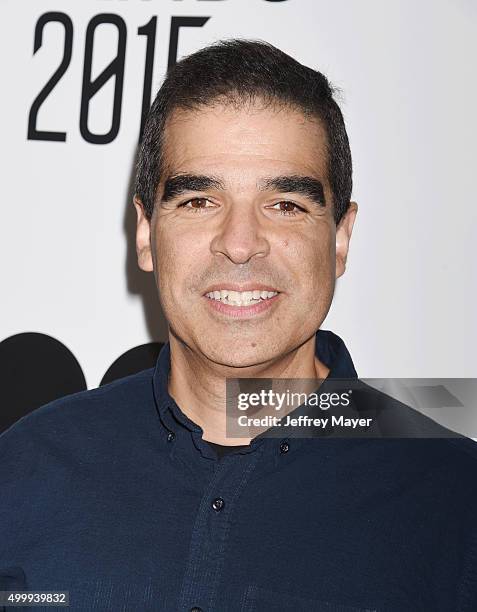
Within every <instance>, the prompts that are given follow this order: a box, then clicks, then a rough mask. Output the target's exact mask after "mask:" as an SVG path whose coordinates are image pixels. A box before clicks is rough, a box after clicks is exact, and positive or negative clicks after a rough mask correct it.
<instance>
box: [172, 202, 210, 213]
mask: <svg viewBox="0 0 477 612" xmlns="http://www.w3.org/2000/svg"><path fill="white" fill-rule="evenodd" d="M207 202H209V203H210V204H212V202H211V201H210V200H208V199H207V198H191V199H190V200H187V202H183V203H182V204H179V207H182V208H185V209H186V210H187V211H188V212H193V213H197V212H200V211H201V210H202V209H204V208H213V206H207ZM189 204H190V206H189Z"/></svg>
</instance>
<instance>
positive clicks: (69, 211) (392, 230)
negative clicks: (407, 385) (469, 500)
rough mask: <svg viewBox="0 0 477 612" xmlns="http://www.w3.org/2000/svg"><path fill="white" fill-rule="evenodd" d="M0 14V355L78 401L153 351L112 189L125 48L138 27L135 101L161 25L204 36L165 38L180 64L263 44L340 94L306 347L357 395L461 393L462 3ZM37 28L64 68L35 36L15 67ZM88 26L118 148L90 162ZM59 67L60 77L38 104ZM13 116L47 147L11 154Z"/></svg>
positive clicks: (471, 34) (145, 283) (471, 72)
mask: <svg viewBox="0 0 477 612" xmlns="http://www.w3.org/2000/svg"><path fill="white" fill-rule="evenodd" d="M0 7H1V18H0V52H1V55H0V57H1V58H2V59H1V68H0V70H1V73H0V78H1V84H2V97H1V112H0V121H1V125H0V127H1V140H0V150H1V165H0V168H1V176H2V182H1V186H2V214H1V225H0V232H1V235H0V248H1V254H0V262H1V264H0V265H1V278H2V285H1V286H2V297H1V309H2V316H1V318H0V340H2V339H5V338H8V337H10V336H12V335H14V334H18V333H22V332H32V331H33V332H40V333H44V334H48V335H51V336H53V337H54V338H57V339H58V340H60V341H61V342H62V343H64V344H65V345H66V346H67V347H68V348H69V349H70V350H71V351H72V352H73V353H74V355H75V356H76V358H77V359H78V361H79V362H80V364H81V367H82V368H83V371H84V373H85V376H86V381H87V384H88V387H89V388H92V387H95V386H97V385H98V384H99V382H100V380H101V378H102V376H103V374H104V373H105V371H106V370H107V369H108V367H109V366H110V364H111V363H112V362H113V361H114V360H115V359H116V358H117V357H119V356H120V355H121V354H122V353H124V352H125V351H127V350H128V349H130V348H132V347H135V346H137V345H140V344H143V343H146V342H150V341H152V340H159V341H164V340H166V339H167V336H166V326H165V323H164V320H163V318H162V315H161V313H160V310H159V302H158V300H157V299H156V298H155V297H154V295H155V293H154V292H155V288H154V284H153V278H152V275H147V274H145V273H143V272H141V271H139V270H138V269H137V267H136V263H135V259H134V258H135V247H134V225H135V212H134V209H133V206H132V203H131V201H130V198H131V193H130V182H131V177H132V172H133V163H134V155H135V148H136V144H137V140H138V135H139V128H140V121H141V104H142V97H143V83H144V74H145V57H146V43H147V42H148V41H149V44H150V45H151V44H152V41H153V38H152V34H149V36H146V35H145V34H144V33H143V34H142V35H139V34H138V28H140V27H141V26H144V25H145V24H148V23H150V21H151V18H152V17H154V16H157V22H156V25H157V27H156V36H155V55H154V66H153V72H152V75H153V80H152V93H153V95H154V94H155V92H156V91H157V89H158V87H159V85H160V83H161V80H162V78H163V76H164V74H165V71H166V66H167V60H168V53H169V43H170V28H171V17H172V16H203V17H209V19H208V21H207V22H206V23H205V25H203V26H202V27H189V28H182V29H181V30H180V33H179V41H178V56H179V58H180V57H181V56H182V55H185V54H188V53H190V52H193V51H195V50H197V49H199V48H200V47H202V46H204V45H206V44H209V43H211V42H212V41H214V40H217V39H219V38H226V37H232V36H233V37H237V36H239V37H247V38H262V39H265V40H267V41H269V42H271V43H273V44H275V45H276V46H278V47H279V48H281V49H282V50H284V51H285V52H287V53H289V54H291V55H293V56H294V57H295V58H297V59H298V60H299V61H301V62H302V63H305V64H307V65H308V66H311V67H313V68H316V69H319V70H321V71H322V72H324V73H325V74H326V75H327V76H328V77H329V78H330V80H331V81H332V83H333V84H334V85H337V86H338V87H340V88H341V89H342V94H341V96H340V99H339V101H340V104H341V107H342V110H343V113H344V116H345V120H346V122H347V128H348V133H349V136H350V141H351V148H352V153H353V161H354V191H353V198H354V199H355V200H356V201H357V202H358V204H359V212H358V217H357V220H356V223H355V227H354V234H353V237H352V241H351V248H350V254H349V263H348V269H347V271H346V273H345V275H344V276H343V277H342V278H341V279H340V280H339V281H338V286H337V291H336V293H335V298H334V302H333V305H332V308H331V311H330V313H329V315H328V317H327V319H326V321H325V322H324V324H323V326H322V327H323V329H331V330H332V331H334V332H336V333H337V334H339V335H340V336H341V337H342V338H343V339H344V341H345V342H346V343H347V345H348V347H349V349H350V352H351V355H352V357H353V359H354V362H355V365H356V368H357V370H358V374H359V375H360V376H361V377H376V378H377V377H476V376H477V360H476V359H475V356H474V347H475V346H476V344H477V324H476V316H475V312H476V306H475V304H476V297H477V291H476V280H477V269H476V268H477V265H476V249H475V238H474V235H475V231H476V227H477V226H476V222H477V214H476V204H475V197H474V176H475V168H474V166H475V143H476V140H477V129H476V119H475V115H476V111H475V109H476V108H477V85H476V76H475V75H476V65H475V58H476V56H477V36H476V24H477V4H476V3H475V2H474V0H452V1H451V0H420V1H419V2H416V1H415V0H386V2H383V1H382V0H359V1H357V0H333V1H330V0H327V1H322V0H283V1H282V2H271V1H267V0H81V2H80V1H78V0H77V1H75V2H73V1H67V0H57V1H56V2H52V0H48V1H47V0H23V1H22V2H18V1H17V0H1V3H0ZM52 11H56V12H61V13H63V14H64V16H63V17H62V19H63V20H65V21H68V19H69V20H71V24H72V46H71V61H70V62H69V63H68V62H67V59H68V57H67V54H66V56H65V55H64V52H65V42H64V41H65V28H64V26H63V25H61V24H60V23H58V22H52V23H47V24H46V25H45V26H44V28H43V36H42V40H41V45H39V46H38V50H37V52H36V53H35V54H33V50H34V35H35V26H36V24H37V22H38V20H39V18H40V17H41V16H42V15H43V14H45V13H48V12H52ZM104 13H108V14H113V15H117V16H119V17H120V18H121V19H122V20H123V22H124V24H125V29H126V32H127V38H126V47H125V64H124V66H125V68H124V83H123V91H122V95H121V96H120V99H121V101H122V105H121V109H120V124H119V130H118V133H117V135H116V137H114V138H113V139H112V140H111V142H109V143H106V144H95V143H94V142H88V138H90V139H91V137H88V136H87V138H86V139H85V136H84V134H82V131H81V130H80V114H81V98H82V82H83V72H84V68H85V40H86V32H87V28H88V24H89V23H90V22H91V20H92V18H93V17H94V16H95V15H98V14H104ZM115 19H116V20H117V18H115ZM151 28H152V25H150V26H149V30H150V29H151ZM117 41H118V29H117V27H116V26H114V25H111V24H106V25H105V24H103V25H99V26H98V27H97V29H96V31H95V35H94V44H93V56H92V76H91V80H94V79H95V78H96V77H97V76H98V75H99V74H100V73H101V72H102V70H103V69H104V68H105V67H106V66H107V65H108V64H109V62H110V61H111V60H112V59H113V58H114V56H115V55H116V51H117V44H118V42H117ZM62 60H63V61H64V63H66V64H68V65H67V68H66V70H65V71H64V74H62V76H61V78H60V79H59V81H58V83H57V84H56V86H55V87H54V88H53V90H52V91H51V93H49V94H48V95H47V96H46V97H45V99H44V101H41V99H40V98H38V96H39V94H40V92H42V91H45V90H44V87H45V84H46V83H47V82H48V80H49V79H50V77H51V75H52V74H53V73H54V72H55V70H56V69H57V68H58V66H59V65H60V63H61V62H62ZM114 84H115V79H114V78H112V79H110V80H109V81H108V82H106V83H105V85H104V87H102V88H101V89H100V90H99V91H98V93H97V95H95V96H94V97H92V98H91V101H90V103H89V110H88V124H87V127H88V129H89V132H91V133H93V134H105V133H107V132H108V131H109V130H110V128H111V120H112V107H113V94H114ZM120 93H121V92H120ZM83 97H84V96H83ZM35 100H37V102H36V104H37V106H38V104H39V102H38V100H39V101H40V102H41V104H39V108H38V112H37V113H35V112H34V109H33V111H32V105H33V104H34V101H35ZM83 104H84V100H83ZM116 111H117V112H118V105H117V107H116ZM32 114H33V115H35V114H36V122H35V123H34V124H33V127H35V126H36V130H39V131H48V132H62V133H65V134H66V136H65V138H66V140H65V141H64V142H61V141H52V140H39V139H36V140H32V139H28V138H27V135H28V122H29V116H31V115H32ZM33 118H34V117H33ZM30 123H31V122H30ZM83 132H84V130H83ZM40 137H41V135H40ZM144 296H146V298H145V297H144Z"/></svg>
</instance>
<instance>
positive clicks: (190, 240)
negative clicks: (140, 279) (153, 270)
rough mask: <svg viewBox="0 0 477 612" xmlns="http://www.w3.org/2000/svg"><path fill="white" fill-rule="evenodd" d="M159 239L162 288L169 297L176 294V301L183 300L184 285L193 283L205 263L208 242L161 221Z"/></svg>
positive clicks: (160, 287) (156, 248)
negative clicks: (172, 228) (192, 278)
mask: <svg viewBox="0 0 477 612" xmlns="http://www.w3.org/2000/svg"><path fill="white" fill-rule="evenodd" d="M155 242H156V244H155V253H156V262H157V270H158V284H159V290H161V289H162V292H163V293H164V297H165V298H166V296H167V295H172V296H175V297H174V301H178V300H179V298H180V300H181V301H183V300H184V298H185V296H184V286H187V287H188V286H189V284H190V280H189V279H190V278H191V277H194V276H195V275H196V274H197V270H198V268H199V269H201V268H202V267H203V265H204V262H205V258H206V252H207V251H206V246H207V245H206V244H205V242H204V237H203V236H198V235H197V232H195V233H193V234H191V232H190V231H184V230H182V231H179V230H178V228H174V231H171V228H170V227H168V226H167V225H166V224H165V223H164V224H161V223H159V224H158V227H157V231H156V241H155ZM204 249H205V250H204Z"/></svg>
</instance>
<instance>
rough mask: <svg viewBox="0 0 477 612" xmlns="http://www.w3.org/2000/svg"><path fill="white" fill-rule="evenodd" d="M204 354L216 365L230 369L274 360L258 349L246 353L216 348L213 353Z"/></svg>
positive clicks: (242, 350)
mask: <svg viewBox="0 0 477 612" xmlns="http://www.w3.org/2000/svg"><path fill="white" fill-rule="evenodd" d="M204 354H205V355H206V357H207V358H208V359H210V360H211V361H213V362H214V363H218V364H220V365H223V366H228V367H230V368H247V367H251V366H255V365H258V364H261V363H264V362H266V361H269V360H271V359H273V355H270V354H266V353H264V352H263V351H261V350H259V349H257V348H256V347H255V348H254V347H250V348H249V349H248V350H246V351H245V350H244V349H243V348H240V349H238V350H236V351H235V350H234V349H230V348H226V347H224V348H223V349H217V347H214V348H213V349H212V350H211V351H208V350H205V351H204Z"/></svg>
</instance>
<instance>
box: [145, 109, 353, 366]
mask: <svg viewBox="0 0 477 612" xmlns="http://www.w3.org/2000/svg"><path fill="white" fill-rule="evenodd" d="M164 159H165V163H164V172H163V173H162V177H161V182H160V184H159V187H158V191H157V199H156V203H155V208H154V214H153V216H152V219H151V223H150V225H149V223H148V222H147V220H146V219H145V217H144V214H143V210H142V207H141V205H140V203H139V202H138V201H136V209H137V212H138V234H137V248H138V254H139V263H140V266H141V267H142V268H143V269H144V270H152V269H154V272H155V276H156V282H157V285H158V289H159V294H160V298H161V304H162V308H163V311H164V314H165V316H166V318H167V320H168V323H169V327H170V331H171V332H172V334H174V335H175V336H176V337H177V338H179V339H180V340H181V341H182V342H183V343H185V344H186V345H187V346H188V347H189V348H190V349H191V350H192V351H193V352H194V353H199V354H201V355H203V356H205V357H206V358H208V359H209V360H211V361H213V362H215V363H219V364H223V365H228V366H234V367H243V366H250V365H255V364H261V363H266V362H269V361H273V360H274V359H277V358H279V357H280V356H282V355H284V354H286V353H289V352H290V351H292V350H294V349H296V348H298V347H299V346H301V345H302V344H304V343H305V342H306V341H308V340H310V338H312V337H313V336H314V334H315V333H316V331H317V329H318V328H319V327H320V325H321V323H322V322H323V320H324V318H325V317H326V315H327V313H328V310H329V307H330V304H331V301H332V298H333V292H334V286H335V278H336V277H337V276H339V275H340V274H342V273H343V271H344V265H345V261H346V253H347V249H348V241H349V236H350V233H351V229H352V225H353V221H354V216H355V214H356V207H355V205H353V206H352V208H351V210H350V211H349V213H348V215H347V216H346V218H345V219H344V220H343V223H342V224H340V226H339V228H342V229H338V234H339V232H341V237H340V239H339V240H338V234H337V231H336V227H335V223H334V218H333V207H332V194H331V190H330V185H329V181H328V176H327V170H326V159H327V158H326V135H325V132H324V130H323V128H322V127H321V125H320V124H319V122H317V121H316V120H312V119H308V118H306V117H305V116H304V115H303V114H302V113H300V112H299V111H297V110H292V109H285V108H281V109H279V110H278V109H275V108H271V107H269V108H264V107H263V106H257V105H256V106H253V107H243V108H241V109H237V108H233V107H231V106H221V105H214V106H211V107H206V108H201V109H199V110H195V111H184V110H176V111H175V112H174V113H173V114H172V116H171V117H170V118H169V121H168V123H167V126H166V132H165V144H164ZM149 229H150V232H151V233H150V240H149ZM232 290H235V291H237V292H236V293H231V292H232ZM244 291H247V292H246V293H244ZM263 291H267V292H270V293H262V292H263ZM275 292H276V295H275ZM219 297H220V300H218V299H216V298H219Z"/></svg>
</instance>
